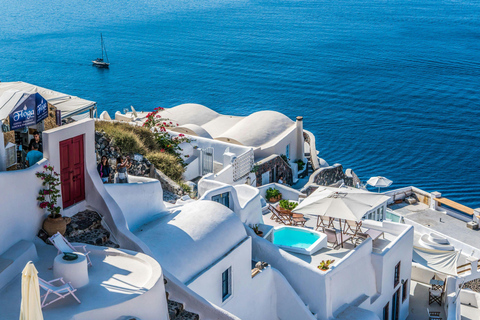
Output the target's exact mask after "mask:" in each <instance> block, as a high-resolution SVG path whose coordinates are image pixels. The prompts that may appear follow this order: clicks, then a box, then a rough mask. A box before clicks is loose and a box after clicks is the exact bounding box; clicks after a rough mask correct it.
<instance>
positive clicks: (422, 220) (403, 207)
mask: <svg viewBox="0 0 480 320" xmlns="http://www.w3.org/2000/svg"><path fill="white" fill-rule="evenodd" d="M389 208H390V209H391V210H393V211H394V212H395V213H396V214H399V215H401V216H403V217H405V218H407V219H410V220H412V221H414V222H416V223H419V224H421V225H423V226H425V227H427V228H430V229H433V230H435V231H437V232H438V233H441V234H446V235H448V236H450V237H452V238H455V239H457V240H459V241H461V242H463V243H466V244H469V245H471V246H473V247H476V248H480V230H472V229H468V228H467V226H466V222H465V221H462V220H460V219H457V218H454V217H452V216H449V215H446V214H444V213H442V212H439V211H435V210H432V209H430V208H429V207H428V206H427V205H426V204H424V203H416V204H413V205H408V204H406V203H401V204H394V205H391V206H390V207H389ZM468 254H470V252H469V253H468Z"/></svg>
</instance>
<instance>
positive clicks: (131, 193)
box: [105, 176, 168, 231]
mask: <svg viewBox="0 0 480 320" xmlns="http://www.w3.org/2000/svg"><path fill="white" fill-rule="evenodd" d="M129 178H130V179H131V180H132V181H130V183H115V184H106V185H105V189H106V190H107V192H108V193H109V194H110V195H111V196H112V198H113V200H114V201H115V202H116V203H117V204H118V205H119V206H120V208H121V209H122V212H123V215H124V217H125V220H126V221H127V226H128V229H129V230H130V231H135V230H137V229H138V228H139V227H140V226H142V225H144V224H145V223H148V222H150V221H152V220H154V219H158V218H159V217H160V216H162V215H165V214H167V213H168V212H167V208H166V207H165V204H164V202H163V190H162V186H161V185H160V181H158V180H155V179H148V178H142V180H144V182H134V181H135V180H139V179H138V177H132V176H130V177H129Z"/></svg>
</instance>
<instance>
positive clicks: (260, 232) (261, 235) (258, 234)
mask: <svg viewBox="0 0 480 320" xmlns="http://www.w3.org/2000/svg"><path fill="white" fill-rule="evenodd" d="M255 233H256V234H257V236H259V237H263V231H258V232H255Z"/></svg>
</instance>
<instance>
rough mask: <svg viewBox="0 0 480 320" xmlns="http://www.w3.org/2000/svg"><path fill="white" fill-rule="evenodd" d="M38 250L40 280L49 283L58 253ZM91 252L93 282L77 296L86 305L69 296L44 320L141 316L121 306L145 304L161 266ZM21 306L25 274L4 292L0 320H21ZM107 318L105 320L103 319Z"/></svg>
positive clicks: (138, 256)
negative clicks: (146, 295)
mask: <svg viewBox="0 0 480 320" xmlns="http://www.w3.org/2000/svg"><path fill="white" fill-rule="evenodd" d="M36 247H37V253H38V256H39V260H38V261H36V262H34V264H35V267H36V268H37V270H38V272H39V273H38V276H39V277H40V278H42V279H44V280H46V281H49V280H53V279H54V276H53V270H52V269H51V267H52V265H53V260H54V258H55V256H56V255H57V250H56V249H55V248H54V247H53V246H50V245H46V244H43V243H37V244H36ZM87 249H88V250H89V251H91V253H90V257H91V259H92V263H93V266H92V267H89V269H88V274H89V281H90V282H89V284H88V285H86V286H84V287H82V288H78V290H77V291H76V292H75V295H76V296H77V297H78V298H79V299H80V301H81V302H82V303H81V304H79V303H77V301H76V300H75V299H74V298H73V297H71V296H68V297H66V298H64V299H61V300H59V301H57V302H54V303H52V304H51V305H49V306H46V307H45V308H43V310H42V311H43V315H44V318H45V319H58V320H67V319H98V318H100V317H99V315H101V314H102V313H103V314H105V313H106V314H109V315H114V314H116V315H117V316H115V319H116V318H118V317H119V316H141V311H140V312H139V313H140V315H138V313H137V312H138V311H139V310H135V309H138V308H131V307H130V308H128V307H127V308H125V307H123V308H122V307H120V308H119V307H118V306H119V305H121V304H123V303H124V302H127V301H129V300H132V299H135V298H140V300H139V299H136V300H135V301H137V300H138V302H137V303H136V304H137V305H139V304H141V301H142V299H141V298H142V297H143V294H144V293H146V292H148V291H149V290H150V289H151V288H152V287H153V286H155V285H156V283H157V282H158V281H159V280H160V279H161V269H160V266H159V265H158V263H157V262H156V261H155V260H153V259H152V258H150V257H148V256H146V255H144V254H142V253H134V255H132V254H127V253H126V251H123V250H118V249H111V248H108V249H107V248H102V247H94V246H88V247H87ZM129 253H133V252H129ZM162 288H163V286H162ZM44 293H45V291H43V290H41V291H40V294H44ZM20 302H21V274H20V273H19V275H18V276H17V277H16V278H14V279H13V280H12V281H11V282H10V283H9V284H7V285H6V286H5V287H4V288H2V289H1V290H0V310H1V312H0V313H1V315H0V318H1V319H18V318H19V315H20ZM139 302H140V303H139ZM144 302H145V303H147V302H148V301H144ZM113 308H114V309H113ZM102 309H103V310H102ZM115 309H116V310H115ZM119 309H123V310H124V311H125V309H126V310H127V311H126V312H129V313H128V314H122V313H121V311H119ZM112 310H115V311H112ZM130 312H131V313H130ZM136 313H137V314H136ZM107 318H108V317H107ZM107 318H105V317H103V319H107ZM110 318H111V317H110ZM100 319H101V318H100Z"/></svg>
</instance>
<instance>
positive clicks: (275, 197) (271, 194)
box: [266, 188, 282, 202]
mask: <svg viewBox="0 0 480 320" xmlns="http://www.w3.org/2000/svg"><path fill="white" fill-rule="evenodd" d="M266 198H267V200H268V201H269V202H277V201H279V200H280V199H282V194H281V193H280V191H278V190H277V189H275V188H268V189H267V194H266Z"/></svg>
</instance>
